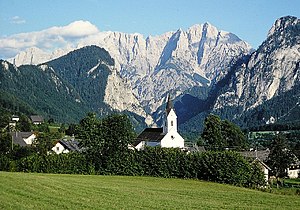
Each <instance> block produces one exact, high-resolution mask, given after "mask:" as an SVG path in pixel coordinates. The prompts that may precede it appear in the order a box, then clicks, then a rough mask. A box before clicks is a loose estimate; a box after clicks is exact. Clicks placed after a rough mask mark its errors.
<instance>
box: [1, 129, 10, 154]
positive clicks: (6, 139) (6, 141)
mask: <svg viewBox="0 0 300 210" xmlns="http://www.w3.org/2000/svg"><path fill="white" fill-rule="evenodd" d="M11 144H12V140H11V135H10V134H9V133H8V132H1V133H0V155H5V154H8V153H9V151H10V150H11V148H12V145H11Z"/></svg>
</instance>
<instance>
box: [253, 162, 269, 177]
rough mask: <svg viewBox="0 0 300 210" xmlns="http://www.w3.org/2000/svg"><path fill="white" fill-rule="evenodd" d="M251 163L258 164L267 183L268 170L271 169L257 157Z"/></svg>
mask: <svg viewBox="0 0 300 210" xmlns="http://www.w3.org/2000/svg"><path fill="white" fill-rule="evenodd" d="M252 163H258V165H259V166H260V168H261V171H262V172H263V173H264V177H265V181H266V183H268V181H269V172H270V171H271V168H270V167H269V166H267V164H265V163H264V162H263V161H261V160H260V159H259V158H255V160H254V161H253V162H252Z"/></svg>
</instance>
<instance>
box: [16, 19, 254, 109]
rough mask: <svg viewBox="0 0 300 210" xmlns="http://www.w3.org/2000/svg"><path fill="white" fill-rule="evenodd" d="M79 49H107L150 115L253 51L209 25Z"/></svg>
mask: <svg viewBox="0 0 300 210" xmlns="http://www.w3.org/2000/svg"><path fill="white" fill-rule="evenodd" d="M75 45H76V46H77V47H76V49H79V48H81V47H84V46H88V45H97V46H99V47H103V48H105V49H106V50H107V51H108V52H109V54H110V55H111V57H113V58H114V60H115V68H116V70H117V71H118V72H119V75H120V76H121V77H122V78H123V79H125V80H127V81H128V82H129V83H130V84H131V87H132V92H133V94H134V95H135V97H136V98H137V99H138V101H139V102H140V104H141V105H142V106H143V108H144V110H146V112H147V113H149V114H151V113H153V112H155V111H156V110H157V108H158V107H159V106H160V105H161V103H162V100H163V99H164V97H165V95H166V94H167V93H168V92H169V91H172V94H173V95H174V97H175V96H177V95H179V94H181V93H183V92H184V91H186V90H188V89H189V88H191V87H193V86H209V85H211V84H214V83H215V82H217V81H218V80H219V79H220V78H222V77H223V76H224V75H225V74H226V70H227V68H226V67H227V66H228V65H229V63H230V61H231V60H232V59H233V58H234V57H236V56H239V55H241V54H247V53H249V52H250V51H251V47H250V46H249V45H248V44H247V43H246V42H244V41H242V40H241V39H239V38H238V37H237V36H236V35H234V34H232V33H229V32H225V31H221V30H218V29H217V28H216V27H214V26H212V25H211V24H209V23H205V24H201V25H194V26H192V27H190V28H189V29H187V30H186V31H184V30H181V29H179V30H177V31H175V32H167V33H164V34H162V35H159V36H149V37H147V38H144V37H143V35H141V34H138V33H135V34H126V33H122V32H111V31H108V32H99V33H97V34H94V35H92V36H89V37H87V38H83V39H80V41H79V42H78V43H76V44H75ZM68 46H71V45H68ZM73 49H74V48H73ZM71 50H72V49H71V48H70V47H68V48H65V49H58V50H56V51H54V52H51V53H46V52H43V51H41V50H40V49H38V48H30V49H28V50H27V51H25V52H22V53H20V54H19V55H17V56H16V57H15V58H13V59H11V62H14V64H16V65H17V66H18V65H21V64H38V63H43V62H46V61H48V60H52V59H54V58H58V57H60V56H62V55H65V54H67V53H68V52H70V51H71Z"/></svg>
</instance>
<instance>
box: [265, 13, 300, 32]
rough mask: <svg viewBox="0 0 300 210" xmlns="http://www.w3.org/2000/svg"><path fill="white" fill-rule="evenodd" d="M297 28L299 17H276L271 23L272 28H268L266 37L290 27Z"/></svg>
mask: <svg viewBox="0 0 300 210" xmlns="http://www.w3.org/2000/svg"><path fill="white" fill-rule="evenodd" d="M295 26H296V27H298V29H300V28H299V19H298V18H297V17H293V16H285V17H281V18H279V19H277V20H276V21H275V23H274V24H273V26H272V28H271V29H270V30H269V33H268V37H270V36H272V35H274V34H275V33H282V32H284V31H285V30H286V29H288V28H290V27H295Z"/></svg>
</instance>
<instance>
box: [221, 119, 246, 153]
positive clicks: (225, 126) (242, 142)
mask: <svg viewBox="0 0 300 210" xmlns="http://www.w3.org/2000/svg"><path fill="white" fill-rule="evenodd" d="M221 127H222V129H221V133H222V137H223V140H224V142H225V144H226V145H227V147H229V148H231V149H235V150H242V149H246V148H247V146H248V143H247V139H246V136H245V135H244V133H243V132H242V131H241V129H240V127H238V126H237V125H235V124H234V123H232V122H230V121H228V120H224V121H222V126H221Z"/></svg>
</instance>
